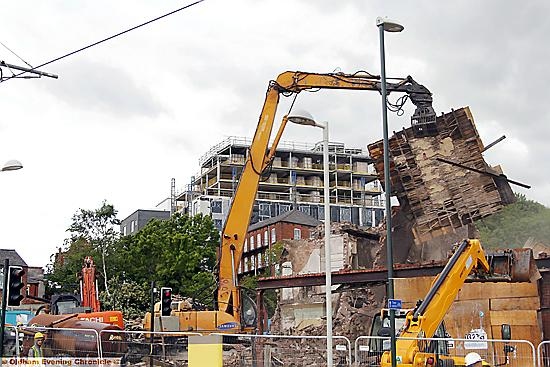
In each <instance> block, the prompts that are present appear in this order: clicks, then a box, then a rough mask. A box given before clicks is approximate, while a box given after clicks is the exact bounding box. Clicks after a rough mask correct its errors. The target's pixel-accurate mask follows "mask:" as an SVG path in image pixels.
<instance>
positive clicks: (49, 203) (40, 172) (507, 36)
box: [0, 0, 550, 266]
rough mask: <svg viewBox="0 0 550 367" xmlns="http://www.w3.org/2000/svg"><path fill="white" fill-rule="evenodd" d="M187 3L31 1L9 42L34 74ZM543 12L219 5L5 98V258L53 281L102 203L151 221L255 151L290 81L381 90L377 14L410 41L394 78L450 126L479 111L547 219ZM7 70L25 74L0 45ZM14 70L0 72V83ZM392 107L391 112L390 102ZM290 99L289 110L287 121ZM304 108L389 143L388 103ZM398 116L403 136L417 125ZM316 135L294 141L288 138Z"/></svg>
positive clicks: (12, 16) (7, 10) (389, 42)
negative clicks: (82, 219) (166, 205)
mask: <svg viewBox="0 0 550 367" xmlns="http://www.w3.org/2000/svg"><path fill="white" fill-rule="evenodd" d="M185 4H186V2H184V1H144V0H141V1H136V0H133V1H129V0H128V1H106V0H95V1H78V2H75V1H69V0H67V1H60V0H57V1H37V0H31V1H25V2H10V3H6V4H3V9H2V10H3V14H4V17H3V18H2V22H0V41H1V42H3V43H4V44H6V45H7V46H8V47H10V48H11V49H12V50H13V51H15V52H16V53H17V54H18V55H19V56H21V57H22V58H23V59H24V60H25V61H27V62H29V63H30V64H32V65H38V64H41V63H43V62H45V61H48V60H50V59H53V58H55V57H58V56H61V55H63V54H65V53H67V52H69V51H72V50H75V49H77V48H80V47H82V46H84V45H87V44H89V43H92V42H94V41H97V40H99V39H101V38H104V37H106V36H110V35H112V34H114V33H117V32H119V31H121V30H123V29H126V28H129V27H131V26H133V25H136V24H139V23H141V22H143V21H146V20H148V19H151V18H154V17H156V16H158V15H161V14H163V13H166V12H168V11H171V10H174V9H176V8H178V7H181V6H183V5H185ZM549 8H550V5H549V3H548V2H546V1H529V2H511V1H507V2H506V1H473V0H472V1H460V2H440V1H415V2H410V1H392V2H387V1H368V2H367V1H362V0H357V1H329V0H324V1H319V0H316V1H313V0H311V1H305V0H304V1H298V0H293V1H291V0H265V1H258V0H235V1H229V0H206V1H204V2H203V3H201V4H199V5H197V6H194V7H192V8H190V9H188V10H185V11H183V12H180V13H177V14H175V15H173V16H170V17H168V18H166V19H163V20H161V21H159V22H156V23H153V24H151V25H149V26H147V27H145V28H141V29H139V30H137V31H134V32H131V33H129V34H126V35H124V36H122V37H119V38H117V39H114V40H112V41H109V42H107V43H105V44H102V45H99V46H97V47H95V48H92V49H89V50H86V51H84V52H82V53H80V54H77V55H74V56H71V57H69V58H67V59H64V60H61V61H59V62H56V63H54V64H51V65H49V66H47V67H44V68H43V70H44V71H48V72H51V73H55V74H58V75H59V79H58V80H53V79H47V78H42V79H31V80H10V81H8V82H6V83H1V84H0V106H1V117H0V163H3V162H4V161H6V160H8V159H12V158H16V159H19V160H21V161H22V162H23V164H24V166H25V167H24V169H23V170H21V171H17V172H3V173H1V174H0V209H1V210H0V223H1V230H0V247H2V248H14V249H16V250H17V251H18V252H19V253H20V254H21V255H22V256H23V258H24V259H25V260H26V261H27V262H28V263H29V265H33V266H43V265H46V264H47V263H48V262H49V257H50V255H51V254H52V253H54V252H55V251H56V248H57V247H59V246H61V245H62V244H63V239H64V238H66V237H67V233H66V232H65V229H66V228H67V227H68V226H69V224H70V220H71V216H72V215H73V214H74V213H75V211H76V210H77V209H78V208H86V209H94V208H97V207H99V205H100V204H101V202H102V200H104V199H106V200H107V201H108V202H110V203H112V204H114V205H115V207H116V208H117V209H118V210H119V217H120V218H124V217H125V216H127V215H129V214H130V213H131V212H133V211H134V210H136V209H138V208H151V207H153V206H154V205H155V204H157V203H158V202H159V201H161V200H162V199H164V198H166V197H167V196H168V195H169V193H170V179H171V178H172V177H174V178H175V179H176V186H177V187H178V189H179V188H182V187H183V186H184V185H185V184H186V183H187V182H188V181H189V177H190V176H191V175H194V174H196V173H197V172H198V170H199V166H198V159H199V157H200V156H201V155H202V154H204V153H205V152H206V150H207V149H209V148H210V147H211V146H212V145H214V144H216V143H218V142H219V141H221V140H222V139H223V138H224V137H227V136H246V137H250V136H251V135H252V134H253V132H254V129H255V126H256V123H257V119H258V116H259V113H260V109H261V106H262V104H263V99H264V96H265V91H266V88H267V84H268V81H269V80H270V79H274V78H275V77H276V76H277V75H278V74H279V73H281V72H283V71H286V70H301V71H311V72H331V71H333V70H335V69H337V68H339V70H341V71H343V72H355V71H357V70H367V71H370V72H372V73H374V74H379V70H380V66H379V45H378V30H377V28H376V26H375V19H376V17H377V16H388V17H390V18H393V19H397V20H399V21H400V22H401V23H403V24H404V25H405V30H404V32H402V33H399V34H388V35H387V36H386V55H387V73H388V75H389V76H406V75H409V74H410V75H412V76H413V77H414V78H415V79H416V80H417V81H418V82H420V83H422V84H424V85H426V86H427V87H428V88H429V89H430V90H431V91H432V93H433V95H434V107H435V109H436V111H437V112H438V113H441V112H447V111H449V110H450V109H451V108H459V107H462V106H470V108H471V110H472V113H473V115H474V117H475V120H476V124H477V128H478V130H479V133H480V135H481V137H482V139H483V141H484V142H485V143H486V144H487V143H489V142H491V141H493V140H495V139H496V138H498V137H500V136H501V135H503V134H505V135H506V136H507V139H506V140H505V141H503V142H501V143H500V144H499V145H497V146H496V147H495V148H493V149H491V151H490V152H488V153H487V154H486V160H487V161H488V162H489V163H490V164H493V165H494V164H500V165H502V168H503V169H504V172H505V173H506V174H507V175H508V177H510V178H511V179H514V180H517V181H521V182H525V183H528V184H530V185H532V186H533V188H532V189H530V190H517V188H516V187H514V190H517V191H520V192H523V193H525V194H526V195H527V196H528V197H529V198H532V199H535V200H537V201H539V202H542V203H544V204H545V205H547V206H548V205H550V180H549V172H548V169H547V167H548V166H546V164H547V161H546V160H547V159H548V158H550V155H549V154H548V149H547V141H548V139H549V138H550V124H548V118H549V110H548V109H547V108H546V106H545V103H546V97H547V96H548V92H547V88H548V83H547V81H548V77H547V76H546V73H547V70H546V63H547V60H548V56H549V54H550V52H549V48H548V41H547V35H548V34H550V21H548V14H549V13H550V12H549V10H550V9H549ZM0 60H4V61H6V62H8V63H12V64H18V65H23V62H22V61H21V60H19V59H17V58H16V57H15V56H14V55H13V54H11V53H10V52H9V51H8V50H6V49H5V48H3V47H1V46H0ZM6 72H9V71H6V70H5V69H4V73H6ZM396 97H397V96H393V97H392V99H394V98H396ZM287 102H288V101H282V103H281V109H282V111H283V112H284V110H285V107H286V106H288V103H287ZM296 108H304V109H308V110H309V111H310V112H312V113H313V114H314V115H315V117H316V118H317V119H319V120H327V121H330V123H331V130H330V135H331V140H333V141H339V142H345V143H346V144H348V145H350V146H353V147H361V148H366V146H367V144H368V143H370V142H373V141H375V140H378V139H380V138H381V136H382V128H381V123H380V116H381V113H380V96H379V94H377V93H370V92H343V91H321V92H319V93H303V95H300V96H299V97H298V99H297V102H296ZM411 112H412V107H411V106H410V105H409V106H408V109H407V113H406V114H405V115H404V116H401V117H397V116H395V115H394V114H391V115H390V129H391V130H398V129H400V128H401V127H403V126H409V117H410V113H411ZM320 137H321V133H320V131H315V130H311V129H310V128H309V129H308V128H306V127H299V126H290V127H289V128H288V129H287V130H286V132H285V135H284V137H283V139H285V140H295V141H306V142H316V141H318V140H320Z"/></svg>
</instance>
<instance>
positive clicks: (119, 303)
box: [99, 275, 151, 319]
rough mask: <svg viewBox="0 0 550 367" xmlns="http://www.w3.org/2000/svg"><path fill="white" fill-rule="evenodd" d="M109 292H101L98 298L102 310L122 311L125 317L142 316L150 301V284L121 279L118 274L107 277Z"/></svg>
mask: <svg viewBox="0 0 550 367" xmlns="http://www.w3.org/2000/svg"><path fill="white" fill-rule="evenodd" d="M109 283H110V284H109V286H110V288H111V290H112V291H111V294H110V295H108V294H107V293H106V292H101V293H100V295H99V299H100V301H101V307H102V308H103V309H104V310H119V311H122V313H123V314H124V317H125V318H130V319H133V318H136V317H143V315H144V314H145V312H147V310H148V306H149V303H150V299H151V296H150V286H149V285H147V284H139V283H137V282H134V281H131V280H124V281H123V280H121V279H120V278H119V276H118V275H117V276H114V277H112V278H111V279H109Z"/></svg>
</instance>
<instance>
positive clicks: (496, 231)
mask: <svg viewBox="0 0 550 367" xmlns="http://www.w3.org/2000/svg"><path fill="white" fill-rule="evenodd" d="M516 198H517V201H516V203H514V204H511V205H508V206H506V207H505V208H504V209H503V210H501V211H500V212H499V213H497V214H493V215H491V216H490V217H487V218H485V219H482V220H480V221H477V222H476V227H477V229H478V230H479V232H480V238H481V241H482V243H483V246H484V247H485V248H497V247H498V248H508V247H509V248H514V247H523V245H524V244H525V242H526V241H528V240H529V239H531V240H532V241H534V242H539V243H543V244H546V245H550V208H547V207H545V206H544V205H542V204H540V203H537V202H536V201H533V200H529V199H527V198H526V197H525V195H520V194H516Z"/></svg>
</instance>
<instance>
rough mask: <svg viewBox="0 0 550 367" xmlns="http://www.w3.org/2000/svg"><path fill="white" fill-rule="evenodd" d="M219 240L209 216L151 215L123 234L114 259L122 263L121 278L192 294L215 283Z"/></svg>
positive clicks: (187, 294) (186, 294)
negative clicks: (133, 230) (129, 233)
mask: <svg viewBox="0 0 550 367" xmlns="http://www.w3.org/2000/svg"><path fill="white" fill-rule="evenodd" d="M218 244H219V233H218V231H217V229H216V228H215V227H214V225H213V223H212V219H211V218H210V217H208V216H202V215H197V216H194V217H190V216H187V215H183V214H180V213H176V214H174V215H173V216H172V217H171V218H170V219H168V220H159V219H153V220H151V221H150V222H149V223H148V224H147V225H146V226H145V227H143V228H142V229H141V230H140V231H139V232H138V233H136V234H135V235H132V236H126V237H123V238H122V239H121V241H120V242H119V244H118V246H117V257H118V260H116V262H117V263H119V264H120V266H121V267H120V268H121V269H122V264H121V263H124V266H123V269H124V275H123V276H122V277H121V278H122V279H131V280H132V281H135V282H136V283H138V284H149V283H150V282H151V281H152V280H154V281H156V283H157V286H158V287H171V288H172V289H173V292H174V293H175V294H177V293H179V294H181V295H185V296H189V297H194V296H195V295H196V294H197V293H198V292H200V291H201V290H202V289H203V288H205V289H208V288H209V285H211V284H212V283H214V277H213V271H214V267H215V264H216V248H217V246H218ZM117 267H118V266H117ZM211 298H212V297H211V295H209V300H211Z"/></svg>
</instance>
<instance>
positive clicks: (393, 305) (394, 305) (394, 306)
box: [388, 298, 403, 310]
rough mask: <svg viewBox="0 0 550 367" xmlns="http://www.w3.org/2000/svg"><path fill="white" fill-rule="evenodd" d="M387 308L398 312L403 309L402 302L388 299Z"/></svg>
mask: <svg viewBox="0 0 550 367" xmlns="http://www.w3.org/2000/svg"><path fill="white" fill-rule="evenodd" d="M388 308H389V309H390V310H400V309H402V308H403V301H402V300H400V299H391V298H390V299H388Z"/></svg>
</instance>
